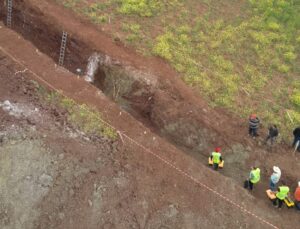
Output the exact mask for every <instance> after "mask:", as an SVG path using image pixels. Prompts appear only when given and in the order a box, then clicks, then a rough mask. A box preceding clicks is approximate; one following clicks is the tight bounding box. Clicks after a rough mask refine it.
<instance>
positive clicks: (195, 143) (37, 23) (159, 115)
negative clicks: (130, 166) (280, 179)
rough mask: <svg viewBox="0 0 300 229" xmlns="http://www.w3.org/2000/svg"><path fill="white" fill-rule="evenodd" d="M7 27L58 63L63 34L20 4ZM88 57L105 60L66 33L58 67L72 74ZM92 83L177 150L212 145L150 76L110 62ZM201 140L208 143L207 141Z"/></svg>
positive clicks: (180, 101)
mask: <svg viewBox="0 0 300 229" xmlns="http://www.w3.org/2000/svg"><path fill="white" fill-rule="evenodd" d="M5 15H6V12H5V7H3V8H2V11H1V17H2V19H4V20H5ZM12 27H13V29H14V30H16V31H17V32H19V33H20V34H21V35H22V36H23V37H24V38H26V39H28V40H30V41H31V42H32V43H34V44H35V46H36V47H37V48H38V50H39V51H41V52H43V53H46V54H47V55H49V56H50V57H51V58H52V59H53V60H55V61H56V62H57V60H58V58H59V49H60V43H61V35H62V31H63V30H66V31H67V32H69V31H68V29H67V28H64V27H63V26H61V25H60V24H58V23H55V21H54V20H52V18H51V17H48V16H47V15H45V14H44V13H43V12H41V11H39V10H38V9H37V8H35V7H34V6H31V5H30V4H27V2H26V1H24V0H21V1H18V2H15V3H14V8H13V26H12ZM94 52H98V53H100V54H102V55H103V56H105V54H103V53H101V51H99V50H97V49H95V48H94V47H92V46H91V45H89V44H86V43H84V42H82V41H81V40H80V39H79V38H78V37H77V36H76V34H72V33H71V32H69V36H68V43H67V49H66V58H65V62H64V67H66V68H67V69H68V70H70V71H72V72H74V73H76V69H77V68H80V69H83V70H85V68H86V65H87V60H88V57H89V56H90V55H91V54H92V53H94ZM95 78H96V80H95V85H96V86H97V87H99V88H100V89H101V90H102V91H104V92H105V94H107V95H108V96H109V97H110V98H112V99H114V100H115V101H116V102H117V103H119V104H120V106H121V107H122V108H124V109H125V110H127V111H128V112H130V113H131V114H132V115H133V116H135V117H136V118H138V119H139V120H141V121H143V122H144V123H146V124H147V125H148V127H153V128H152V129H153V130H156V132H158V133H161V134H164V135H165V136H167V137H168V138H169V139H171V140H172V141H173V142H175V143H176V144H177V145H179V146H183V147H187V148H188V149H190V150H193V151H198V152H200V151H203V150H204V149H206V148H207V146H208V145H210V143H212V144H214V143H213V142H215V140H216V139H215V134H213V133H212V132H211V131H208V130H207V129H206V128H205V125H202V124H201V120H193V119H194V118H192V119H190V120H189V119H188V118H187V115H189V116H191V115H192V113H193V111H190V113H188V114H182V113H184V112H186V109H182V108H183V106H185V105H186V104H185V103H186V102H187V101H185V99H184V98H183V97H182V96H181V93H180V92H179V91H177V90H176V89H175V88H173V89H172V91H171V90H169V88H168V87H169V86H168V85H164V84H162V82H158V80H157V77H156V76H155V75H151V74H145V73H143V72H141V71H138V70H136V69H134V68H131V67H129V66H124V65H121V64H120V63H119V62H118V61H116V60H112V59H111V60H110V61H109V62H106V65H105V66H101V69H100V70H99V71H98V73H97V75H96V77H95ZM189 106H190V105H189ZM190 107H192V106H190ZM181 110H182V111H183V112H182V111H181ZM183 136H184V137H183ZM207 138H209V139H210V140H209V141H207ZM219 141H220V139H219ZM219 144H220V143H219Z"/></svg>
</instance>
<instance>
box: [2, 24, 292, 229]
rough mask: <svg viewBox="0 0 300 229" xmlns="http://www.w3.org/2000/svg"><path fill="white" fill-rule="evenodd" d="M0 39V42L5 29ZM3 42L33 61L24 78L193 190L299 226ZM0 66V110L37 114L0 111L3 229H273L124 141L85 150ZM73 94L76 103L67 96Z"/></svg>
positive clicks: (20, 77)
mask: <svg viewBox="0 0 300 229" xmlns="http://www.w3.org/2000/svg"><path fill="white" fill-rule="evenodd" d="M1 30H2V32H1V34H4V33H3V32H4V28H2V29H1ZM5 34H6V36H7V42H5V44H4V42H3V40H2V42H1V46H3V45H5V46H6V49H7V50H9V51H11V52H13V53H14V55H15V56H16V57H18V58H19V57H22V55H27V56H28V57H29V56H30V58H27V60H26V62H24V64H26V66H27V67H28V68H29V67H30V69H31V67H34V70H35V71H36V72H37V73H38V74H39V75H40V76H43V77H45V79H47V80H49V82H50V83H51V84H53V85H55V86H57V87H58V88H61V89H64V91H66V92H67V94H70V95H72V96H73V97H75V98H77V99H78V100H80V101H87V102H88V103H90V104H94V105H97V107H98V108H99V109H100V110H102V112H105V114H106V116H107V117H109V120H114V122H113V123H114V125H117V126H118V128H120V129H122V130H124V131H126V133H127V134H129V135H131V136H133V138H134V139H136V140H138V141H139V142H140V143H141V144H143V145H144V146H146V147H148V148H150V149H151V150H153V152H157V153H159V155H160V156H161V157H162V158H167V159H168V160H170V161H172V162H173V163H174V164H175V165H176V166H177V167H179V168H181V169H182V170H184V171H186V172H187V173H188V174H191V175H193V177H194V179H195V180H196V181H201V182H204V183H205V184H206V185H209V186H211V187H213V188H214V189H215V190H217V191H219V192H220V193H222V195H224V196H225V197H229V198H230V199H232V200H233V201H234V202H235V203H238V204H240V205H241V206H244V207H246V208H247V209H248V210H251V212H253V213H255V214H256V215H258V216H261V217H263V218H264V219H266V220H268V221H270V222H272V223H274V224H275V225H277V226H278V227H279V228H293V227H295V226H296V225H297V224H298V220H297V217H298V215H296V214H295V212H293V211H290V212H287V210H286V209H284V211H282V212H281V214H279V213H278V212H277V211H276V210H275V209H273V208H272V207H271V206H270V203H269V202H267V201H266V202H265V203H263V202H260V203H257V201H256V198H255V197H253V196H252V195H249V194H248V193H247V192H246V191H245V190H243V189H242V187H240V186H239V185H238V186H236V185H235V184H234V182H232V181H231V180H230V179H228V178H225V177H222V176H220V175H219V174H218V173H215V172H213V171H210V170H208V169H206V168H205V166H203V165H201V164H199V163H197V162H196V161H195V160H194V159H193V158H189V157H187V156H186V155H185V154H183V153H182V152H179V151H178V150H177V149H176V148H174V147H172V146H171V145H169V144H168V143H166V142H164V141H163V140H162V139H160V138H159V137H158V136H156V135H153V134H152V133H151V132H149V130H148V129H147V128H144V127H143V126H142V125H141V124H139V123H137V122H136V121H135V120H134V119H133V118H131V117H130V116H129V115H127V114H122V115H121V116H120V110H118V108H117V107H116V106H115V105H114V104H112V103H111V102H110V101H109V100H107V99H106V98H105V97H104V96H103V95H101V93H100V94H99V92H97V89H95V88H94V87H92V86H91V85H88V84H85V83H84V82H83V81H82V80H80V79H79V80H78V79H76V78H75V77H74V76H73V77H72V74H70V73H68V72H63V71H60V70H59V69H56V68H55V67H54V64H53V62H52V61H51V60H50V59H49V58H47V57H46V56H44V55H43V54H40V55H39V56H36V55H33V54H30V53H31V52H32V51H34V48H33V47H32V46H31V45H30V44H29V43H27V42H25V43H24V44H23V41H21V40H20V39H19V42H18V44H19V47H20V48H21V50H26V52H22V51H21V50H19V51H18V49H15V48H14V47H11V46H10V44H9V43H11V44H16V43H15V42H14V39H18V38H17V36H16V35H15V34H14V33H13V32H8V31H7V30H5ZM25 47H26V49H24V48H25ZM18 52H19V54H18ZM0 56H1V58H0V59H1V69H0V71H1V75H0V77H1V84H0V101H1V102H3V101H4V100H7V99H9V100H10V101H11V102H13V103H16V104H22V105H23V107H28V108H29V110H34V111H36V112H33V114H32V116H31V115H30V116H28V117H23V116H22V117H20V118H15V117H13V116H10V115H9V114H7V113H6V112H4V111H3V110H1V111H0V115H1V116H0V117H1V135H2V136H3V135H4V137H3V138H2V139H3V140H2V143H1V148H0V150H1V154H0V155H1V157H0V161H1V162H0V163H1V170H0V173H1V175H0V177H1V192H0V198H1V213H0V216H1V218H0V223H1V224H0V225H1V228H270V226H268V225H267V224H265V223H263V222H262V221H260V220H258V219H257V218H256V217H253V216H252V215H249V214H248V213H245V212H243V211H241V209H240V208H238V207H237V206H235V205H232V204H231V203H230V202H227V201H225V200H224V199H222V198H220V197H219V196H218V195H216V194H214V193H213V192H211V191H209V190H207V189H206V188H204V187H203V186H199V185H197V184H195V180H191V179H188V178H187V177H186V176H185V175H183V174H182V173H179V172H178V171H177V170H175V169H174V168H173V167H169V166H167V165H166V164H164V163H163V162H162V161H160V160H158V159H157V158H155V157H153V156H152V155H151V154H149V153H147V152H145V151H144V150H142V149H141V148H139V147H137V146H136V145H132V144H130V143H129V142H128V141H127V140H126V139H125V142H124V143H122V141H120V140H119V142H118V146H116V143H112V142H107V141H106V140H105V139H103V140H100V141H97V142H91V141H90V140H86V139H85V138H83V137H81V136H80V135H79V136H78V134H76V133H77V132H76V130H72V129H70V128H67V127H68V126H63V125H62V124H61V123H62V122H61V120H63V119H64V117H63V116H62V115H61V114H59V112H54V111H53V109H54V110H55V108H49V107H45V106H44V105H43V103H42V102H40V101H39V100H38V99H37V98H36V95H35V87H34V86H33V85H32V84H30V83H29V82H28V80H27V77H28V78H32V79H36V76H35V75H32V74H29V73H24V74H21V73H17V74H16V75H15V72H17V71H20V70H23V69H24V66H20V65H19V64H16V63H15V62H13V61H12V60H11V59H10V58H9V57H7V56H6V55H5V53H3V52H2V51H1V55H0ZM36 57H37V58H38V59H39V61H36ZM24 60H25V59H24ZM37 62H38V63H39V65H36V64H35V63H37ZM36 80H38V79H36ZM39 80H40V79H39ZM59 81H68V84H60V83H59ZM44 83H45V82H44ZM46 86H47V85H46ZM74 88H75V89H76V90H75V91H76V92H77V93H74V90H73V92H72V89H74ZM87 89H88V90H87ZM70 92H71V93H70ZM36 108H37V109H36ZM57 113H58V114H59V115H57ZM145 131H146V132H145ZM262 190H263V189H262ZM257 193H258V192H254V195H257Z"/></svg>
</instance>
